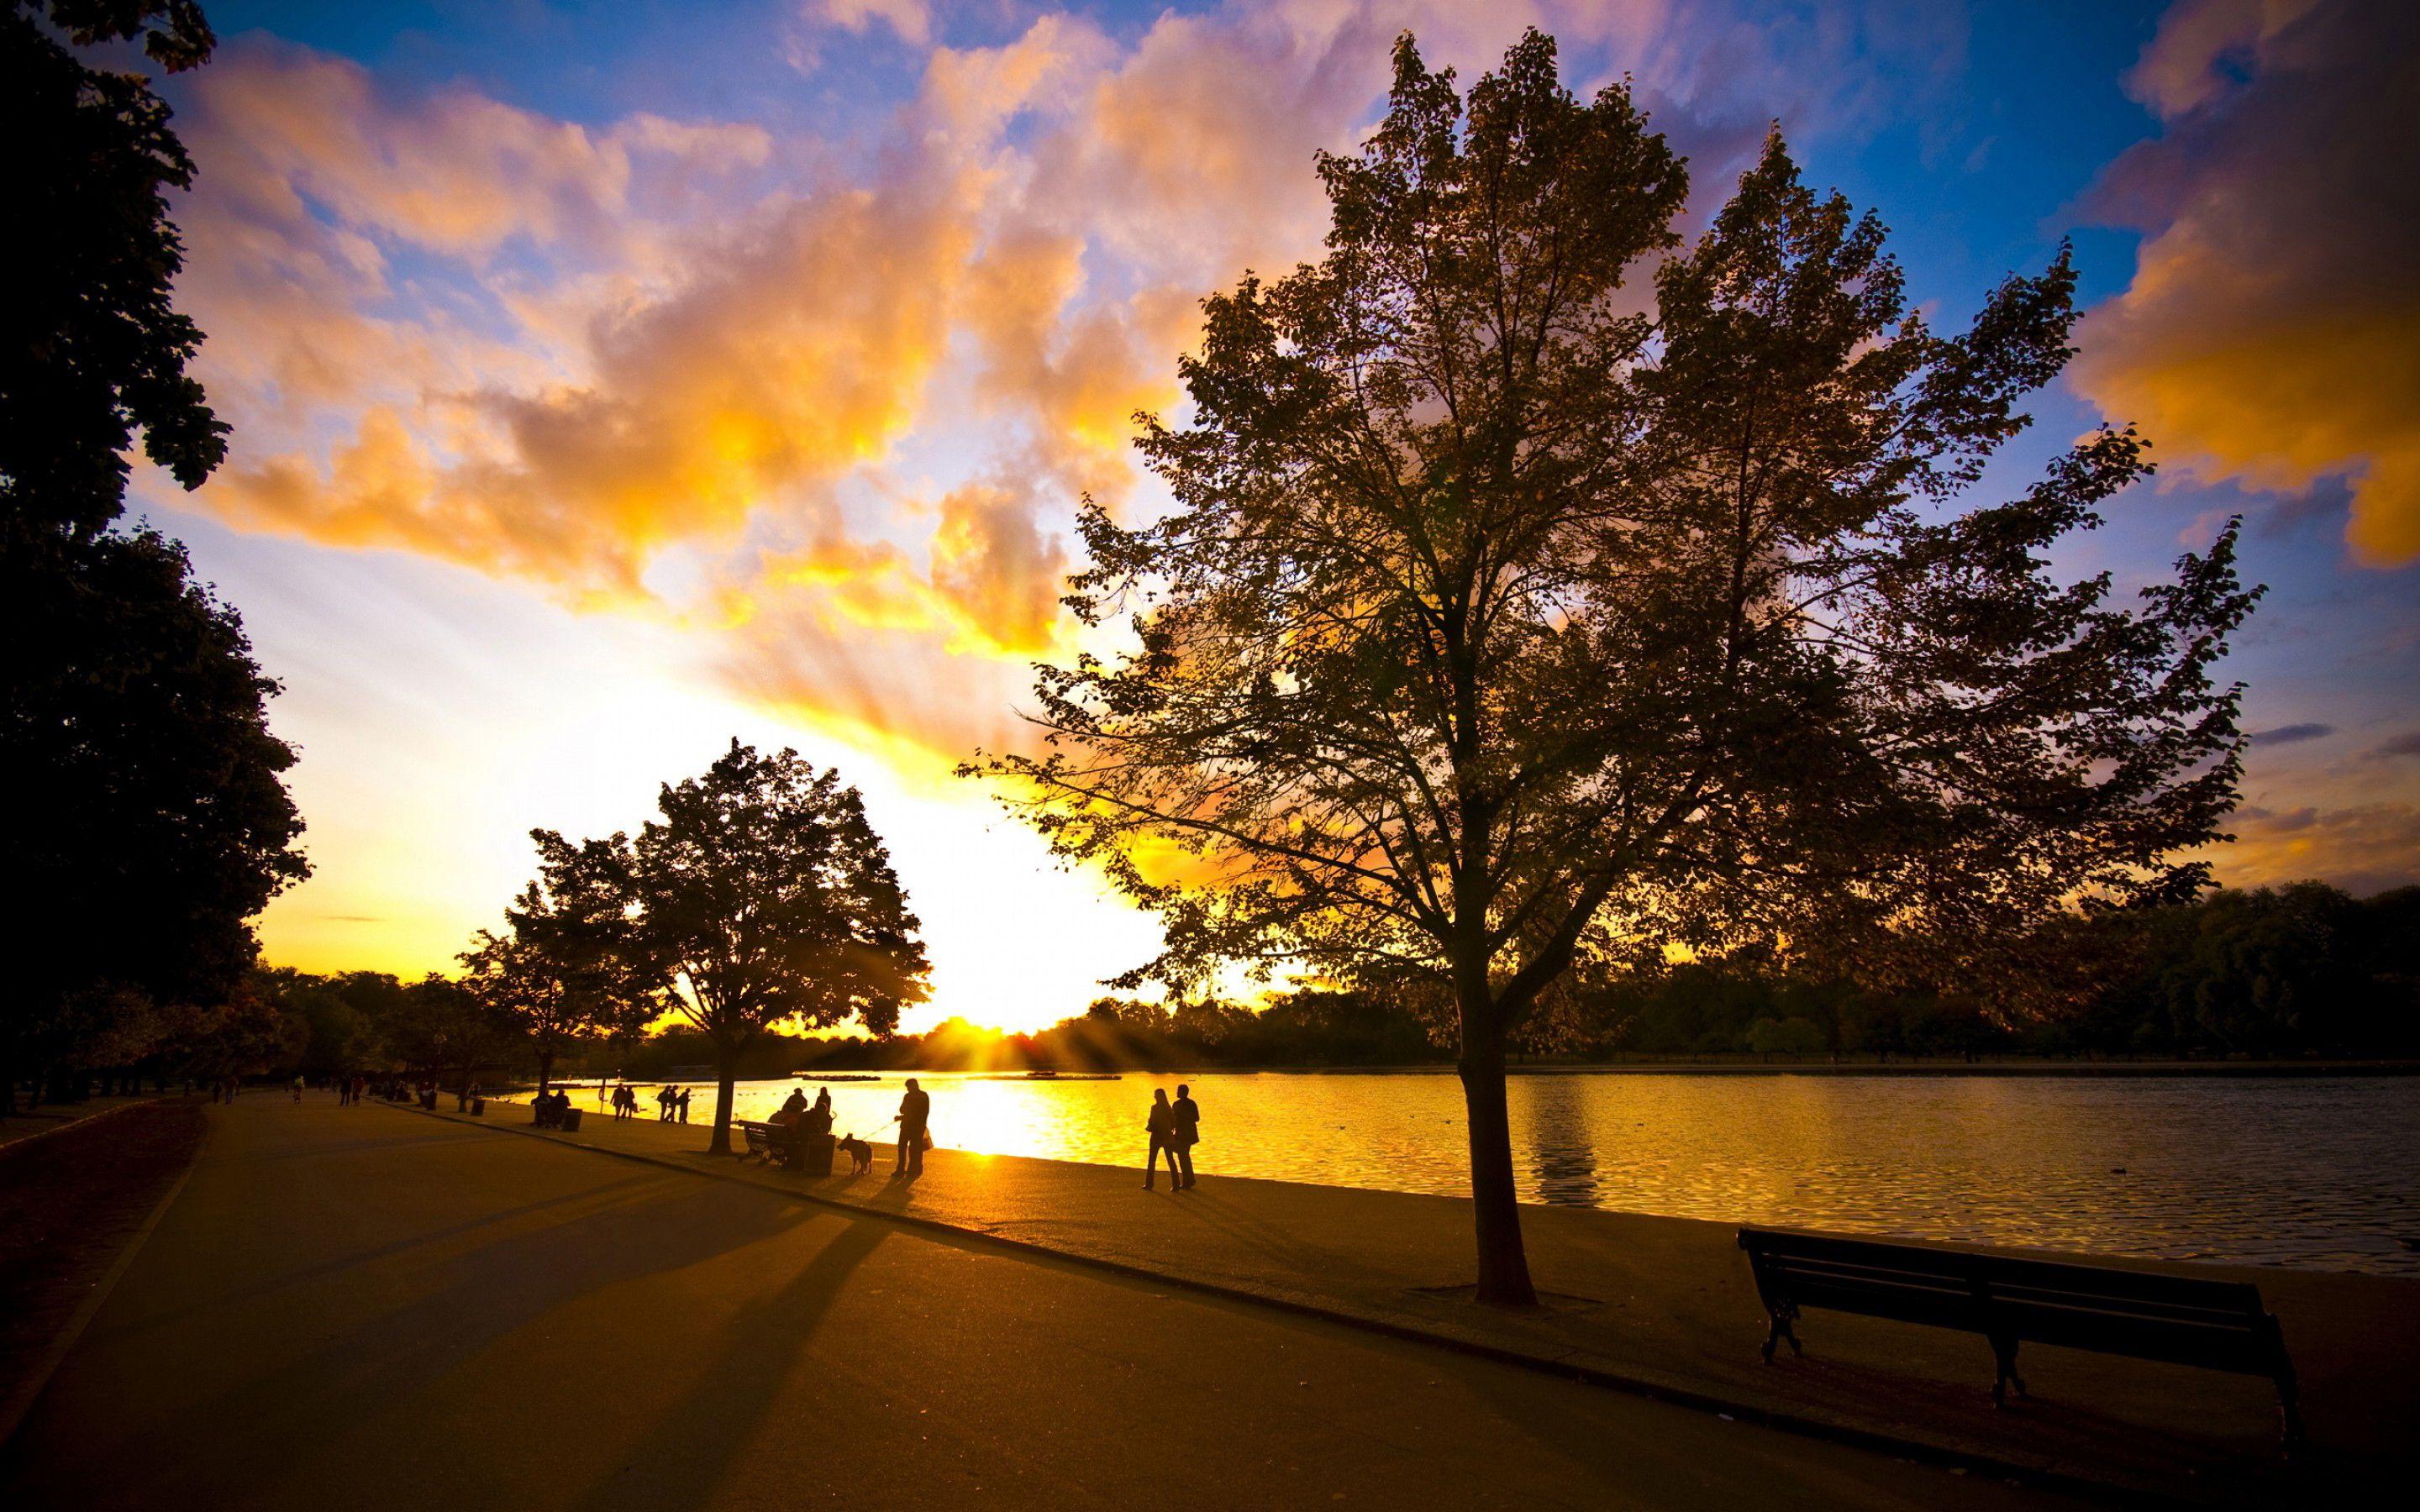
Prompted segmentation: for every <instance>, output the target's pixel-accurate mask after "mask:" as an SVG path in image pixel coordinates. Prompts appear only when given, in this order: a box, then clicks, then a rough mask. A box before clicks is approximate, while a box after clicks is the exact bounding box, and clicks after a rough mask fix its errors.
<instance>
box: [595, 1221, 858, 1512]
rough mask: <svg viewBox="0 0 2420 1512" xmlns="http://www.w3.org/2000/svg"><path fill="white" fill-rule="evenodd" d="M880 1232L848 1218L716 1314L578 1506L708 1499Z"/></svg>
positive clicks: (676, 1507) (601, 1509) (668, 1506)
mask: <svg viewBox="0 0 2420 1512" xmlns="http://www.w3.org/2000/svg"><path fill="white" fill-rule="evenodd" d="M889 1232H890V1230H889V1227H888V1226H886V1225H884V1224H882V1223H880V1222H879V1221H876V1220H871V1219H862V1218H861V1219H854V1220H849V1221H848V1223H847V1227H845V1228H844V1229H843V1230H842V1231H841V1233H840V1234H839V1235H838V1236H837V1237H836V1238H834V1239H832V1240H831V1241H830V1242H828V1243H826V1244H825V1245H824V1246H823V1248H822V1249H821V1250H820V1251H818V1252H817V1253H816V1255H815V1257H814V1259H813V1260H811V1261H809V1262H808V1264H807V1266H806V1268H805V1269H804V1270H802V1271H800V1272H799V1273H798V1275H797V1276H795V1277H793V1278H792V1279H791V1280H790V1281H789V1282H788V1283H787V1284H785V1285H784V1286H783V1288H781V1289H780V1290H779V1291H777V1292H775V1293H773V1294H772V1295H771V1296H768V1297H765V1298H763V1299H760V1300H758V1301H756V1302H752V1303H750V1304H747V1305H746V1306H743V1307H741V1308H739V1309H738V1310H737V1311H736V1312H734V1313H733V1314H732V1315H731V1316H730V1317H729V1318H728V1319H725V1320H724V1322H723V1323H722V1325H721V1328H720V1330H719V1331H718V1332H717V1334H716V1336H715V1339H714V1346H713V1350H712V1351H711V1357H710V1358H709V1359H708V1360H707V1361H706V1363H705V1367H704V1369H703V1370H702V1372H701V1373H700V1374H699V1376H698V1378H697V1381H696V1383H695V1384H693V1385H692V1386H690V1389H689V1390H688V1391H687V1392H685V1393H684V1394H683V1395H682V1396H681V1397H680V1399H679V1400H677V1401H675V1402H674V1403H673V1404H672V1405H671V1406H670V1407H668V1408H667V1409H666V1410H665V1412H664V1413H663V1415H662V1416H661V1418H659V1420H658V1422H657V1425H656V1427H654V1429H653V1430H651V1431H650V1432H649V1433H648V1434H647V1436H646V1437H645V1438H644V1440H642V1441H641V1442H640V1443H637V1444H636V1445H634V1446H633V1447H632V1448H631V1449H630V1450H629V1451H628V1455H627V1457H626V1462H625V1463H624V1464H623V1465H622V1466H621V1467H620V1468H619V1469H618V1470H617V1471H615V1472H614V1473H613V1474H611V1475H609V1476H608V1477H607V1478H606V1479H605V1480H604V1481H602V1482H601V1483H599V1484H598V1485H597V1487H595V1488H594V1489H591V1490H590V1491H589V1493H588V1494H587V1495H586V1496H585V1497H583V1498H582V1499H581V1501H580V1502H579V1503H578V1504H577V1507H578V1512H608V1509H611V1508H620V1507H644V1508H647V1509H649V1512H689V1509H691V1508H697V1507H704V1506H710V1505H712V1504H714V1503H715V1500H716V1498H715V1492H716V1489H717V1487H719V1486H720V1485H721V1481H722V1478H723V1476H724V1474H725V1473H727V1472H728V1470H729V1468H730V1466H731V1462H732V1461H733V1460H734V1459H735V1458H737V1456H738V1454H739V1451H740V1450H741V1449H742V1448H743V1447H744V1446H745V1445H746V1444H747V1443H748V1442H749V1440H750V1438H751V1437H752V1435H753V1434H754V1433H755V1432H756V1431H757V1428H758V1426H759V1424H760V1422H761V1421H762V1419H763V1417H764V1414H765V1410H766V1408H767V1407H768V1405H769V1404H770V1403H771V1402H772V1401H773V1400H774V1399H775V1398H776V1397H777V1396H780V1395H781V1392H782V1389H783V1387H784V1386H785V1385H786V1384H787V1383H788V1381H789V1380H790V1377H791V1374H792V1372H793V1371H795V1370H796V1369H797V1367H798V1364H799V1358H800V1357H801V1356H802V1355H803V1354H804V1353H805V1352H806V1350H807V1347H808V1345H809V1343H810V1341H812V1340H813V1338H814V1333H815V1328H816V1325H817V1324H819V1323H820V1322H821V1321H822V1320H823V1317H824V1315H825V1314H826V1313H827V1312H829V1311H830V1309H831V1305H832V1304H833V1302H834V1301H836V1300H837V1299H838V1298H839V1296H840V1292H841V1288H842V1287H843V1286H844V1285H845V1283H846V1282H847V1279H848V1276H849V1274H850V1273H851V1272H853V1271H855V1270H856V1269H857V1268H858V1266H859V1265H860V1264H861V1263H862V1262H863V1261H864V1259H865V1258H866V1257H867V1256H869V1255H871V1254H873V1253H874V1251H875V1250H876V1248H877V1247H878V1246H879V1245H880V1244H881V1243H882V1241H883V1240H884V1239H885V1238H886V1237H887V1236H888V1234H889Z"/></svg>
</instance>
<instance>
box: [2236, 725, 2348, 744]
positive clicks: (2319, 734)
mask: <svg viewBox="0 0 2420 1512" xmlns="http://www.w3.org/2000/svg"><path fill="white" fill-rule="evenodd" d="M2335 733H2336V727H2335V726H2334V725H2332V724H2281V725H2278V726H2277V727H2276V728H2274V729H2272V730H2255V731H2252V732H2251V733H2248V734H2246V735H2245V736H2244V737H2243V738H2244V741H2245V743H2246V744H2248V745H2253V746H2291V745H2296V744H2298V743H2300V742H2302V741H2305V740H2321V739H2325V738H2326V737H2327V736H2329V735H2333V734H2335Z"/></svg>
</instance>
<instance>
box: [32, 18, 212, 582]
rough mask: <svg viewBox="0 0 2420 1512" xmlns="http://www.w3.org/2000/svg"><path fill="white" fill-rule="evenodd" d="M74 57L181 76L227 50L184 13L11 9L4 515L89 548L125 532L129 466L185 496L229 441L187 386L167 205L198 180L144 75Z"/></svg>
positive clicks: (183, 320)
mask: <svg viewBox="0 0 2420 1512" xmlns="http://www.w3.org/2000/svg"><path fill="white" fill-rule="evenodd" d="M45 12H47V17H48V20H49V22H50V23H51V24H52V25H54V26H55V27H57V28H58V29H59V30H61V31H63V32H65V33H66V34H67V38H68V40H69V41H70V42H72V43H73V44H74V45H75V46H77V47H84V48H89V47H91V46H93V45H95V44H97V43H104V42H116V41H131V40H134V39H141V40H142V42H143V45H144V50H145V52H146V54H147V55H148V56H149V57H150V58H151V60H152V61H153V62H154V63H156V64H158V65H159V66H160V67H162V68H163V69H168V70H170V71H174V70H177V69H189V68H193V67H194V66H196V65H198V64H200V63H202V62H203V61H205V60H206V59H208V58H209V55H210V51H211V49H212V47H213V46H214V45H215V39H213V38H212V36H211V35H210V28H209V23H207V22H206V21H204V20H203V18H202V12H201V8H199V7H198V6H195V5H194V4H192V3H190V0H168V3H165V4H162V3H154V0H52V3H51V4H49V5H47V6H45V5H43V4H40V3H39V0H32V3H29V0H9V3H8V10H7V13H6V15H5V16H0V140H5V141H7V142H8V152H7V153H6V154H5V155H0V162H5V163H6V166H5V167H0V195H5V201H0V202H5V203H6V204H7V205H8V208H9V213H10V215H11V217H12V218H13V219H14V220H15V221H16V224H18V225H19V226H20V227H22V228H24V234H21V235H19V236H16V237H14V238H12V239H10V251H11V255H12V256H11V260H12V262H13V263H14V267H13V268H12V270H11V272H10V277H9V289H8V299H7V300H5V301H0V502H5V507H6V511H7V516H8V526H9V528H11V529H15V528H18V527H20V526H26V525H37V524H39V525H40V526H45V527H51V528H54V529H59V530H63V531H65V532H68V533H70V534H71V535H75V536H89V535H91V534H93V533H94V532H99V531H101V530H102V529H104V528H106V527H107V526H108V524H109V522H110V521H111V520H113V519H115V518H116V517H117V512H118V509H119V506H120V503H121V501H122V500H123V497H124V495H125V491H126V479H127V463H126V459H125V454H127V453H128V452H129V451H131V450H132V447H133V444H134V441H135V438H136V436H137V433H138V432H139V433H140V435H141V438H142V442H143V448H144V451H145V453H146V454H147V455H148V456H149V457H150V459H151V460H152V461H153V462H156V463H158V464H159V465H160V466H161V467H163V468H165V469H166V470H168V471H169V473H170V474H171V475H173V476H174V477H175V478H176V479H177V481H178V483H180V484H182V485H184V486H186V487H188V488H194V487H198V486H200V485H201V483H202V480H203V479H205V478H207V477H208V476H209V474H210V471H211V470H212V469H214V468H216V467H217V466H218V465H219V463H220V461H221V460H223V459H224V458H225V455H226V429H227V427H226V426H225V424H222V423H221V422H220V421H219V419H218V417H217V416H216V415H214V414H212V413H211V411H210V409H209V403H208V402H207V400H206V399H205V397H204V395H203V393H202V388H201V385H200V384H199V383H197V382H196V381H194V378H191V377H190V376H188V375H187V373H186V372H185V364H186V363H187V362H188V361H189V360H190V359H191V358H192V357H193V355H194V351H195V349H196V348H198V347H200V345H201V339H202V333H201V332H200V331H199V330H198V329H197V328H196V327H195V326H194V323H193V321H192V320H190V319H189V318H187V317H186V316H183V315H182V314H179V313H178V310H177V309H176V307H175V305H174V303H173V302H172V301H171V300H170V297H169V296H170V285H171V284H172V283H173V282H174V280H175V279H176V276H177V273H178V270H180V269H181V268H182V267H183V266H184V245H183V242H182V240H181V239H179V237H178V232H177V227H176V224H175V223H173V222H172V221H170V220H169V218H168V205H167V199H166V197H165V193H164V192H165V191H166V190H168V189H171V188H175V189H187V188H191V187H192V185H193V178H194V164H193V160H192V159H191V158H190V157H189V156H187V154H186V152H185V147H184V144H183V143H182V142H180V141H178V138H177V133H176V132H175V131H172V130H171V129H170V127H169V124H168V116H169V112H168V107H167V105H166V104H165V103H164V102H163V100H161V99H160V97H159V96H158V95H157V94H155V93H153V92H152V88H151V82H150V81H149V80H148V79H147V78H145V77H144V76H143V75H141V74H139V73H120V72H114V71H111V70H108V69H95V68H91V67H88V66H87V65H86V64H85V62H84V61H83V60H81V59H80V58H78V57H77V56H76V55H75V54H74V53H72V52H70V50H69V49H68V48H67V47H65V46H62V45H61V44H60V42H59V41H58V40H57V39H54V37H52V36H51V35H49V34H48V33H47V32H45V31H44V29H43V27H42V25H41V24H40V18H42V17H43V16H44V15H45Z"/></svg>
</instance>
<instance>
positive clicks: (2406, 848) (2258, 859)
mask: <svg viewBox="0 0 2420 1512" xmlns="http://www.w3.org/2000/svg"><path fill="white" fill-rule="evenodd" d="M2235 831H2236V839H2235V843H2234V844H2232V845H2228V846H2225V847H2221V848H2219V849H2217V850H2216V851H2214V852H2213V853H2212V856H2211V859H2212V861H2213V862H2215V864H2216V866H2217V870H2218V874H2219V879H2220V880H2221V881H2223V882H2225V883H2226V884H2227V885H2228V886H2230V887H2272V886H2277V885H2281V884H2284V883H2288V882H2300V881H2303V880H2304V879H2306V878H2309V877H2315V876H2324V877H2326V878H2327V879H2328V880H2329V881H2331V882H2333V883H2335V885H2336V886H2337V887H2342V888H2344V889H2345V890H2346V891H2348V892H2350V893H2352V894H2353V895H2355V896H2356V897H2365V896H2367V895H2368V894H2370V893H2374V892H2383V891H2384V890H2386V889H2387V888H2389V887H2411V886H2412V885H2413V884H2415V883H2420V808H2414V807H2413V806H2412V805H2411V804H2408V803H2397V802H2376V803H2353V804H2347V805H2343V806H2340V807H2334V808H2320V807H2317V806H2311V805H2305V806H2303V807H2300V808H2295V809H2286V810H2277V809H2268V808H2263V807H2260V806H2258V805H2250V806H2247V807H2245V808H2243V809H2242V810H2239V811H2238V812H2237V814H2236V816H2235Z"/></svg>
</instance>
